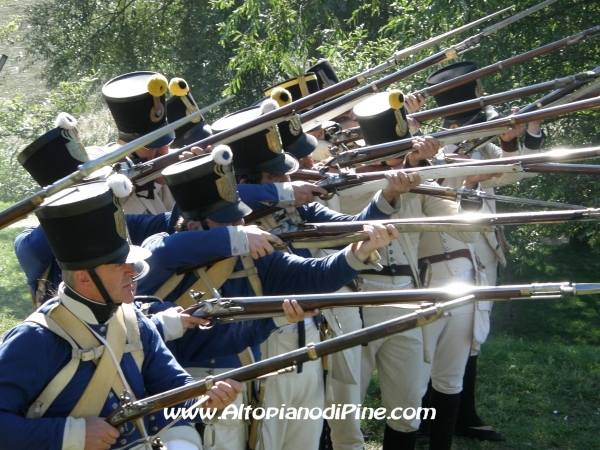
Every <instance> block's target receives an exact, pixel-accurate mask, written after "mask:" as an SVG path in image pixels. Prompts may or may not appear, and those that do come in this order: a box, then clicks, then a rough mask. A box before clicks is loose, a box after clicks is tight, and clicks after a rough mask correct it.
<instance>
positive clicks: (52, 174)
mask: <svg viewBox="0 0 600 450" xmlns="http://www.w3.org/2000/svg"><path fill="white" fill-rule="evenodd" d="M55 125H56V128H54V129H52V130H50V131H48V132H47V133H46V134H44V135H42V136H40V137H39V138H37V139H36V140H35V141H33V142H32V143H31V144H29V145H28V146H27V147H25V148H24V149H23V151H21V152H20V153H19V155H18V156H17V160H18V161H19V163H20V164H21V165H22V166H23V168H24V169H25V170H26V171H27V172H29V174H30V175H31V176H32V177H33V179H34V180H35V181H36V182H37V183H38V184H39V185H40V186H42V187H43V186H48V185H50V184H52V183H54V182H55V181H57V180H60V179H61V178H64V177H66V176H67V175H71V174H72V173H73V172H75V171H76V170H77V167H78V166H79V165H80V164H83V163H84V162H86V161H89V159H90V158H89V156H88V154H87V153H86V150H85V147H84V146H83V144H82V143H81V141H80V139H79V134H78V133H77V128H76V126H77V121H76V120H75V118H74V117H73V116H71V115H69V114H67V113H60V114H59V115H58V117H57V118H56V124H55Z"/></svg>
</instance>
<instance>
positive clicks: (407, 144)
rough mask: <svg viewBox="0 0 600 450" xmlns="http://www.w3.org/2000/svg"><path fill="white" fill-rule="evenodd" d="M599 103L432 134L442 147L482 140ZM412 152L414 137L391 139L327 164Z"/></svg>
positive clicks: (593, 100) (596, 99) (576, 104)
mask: <svg viewBox="0 0 600 450" xmlns="http://www.w3.org/2000/svg"><path fill="white" fill-rule="evenodd" d="M599 106H600V97H594V98H591V99H588V100H581V101H578V102H573V103H569V104H566V105H561V106H555V107H552V108H545V109H541V110H539V111H533V112H530V113H524V114H519V115H513V116H509V117H504V118H500V119H496V120H490V121H487V122H484V123H479V124H474V125H468V126H464V127H460V128H456V129H453V130H447V131H440V132H438V133H432V134H431V136H433V137H435V138H436V139H438V140H439V141H440V144H441V145H442V146H444V145H448V144H456V143H458V142H461V141H463V140H465V139H478V138H481V137H486V136H490V135H498V134H502V133H505V132H506V131H507V130H508V129H509V128H510V127H514V126H515V125H519V124H522V123H527V122H530V121H534V120H544V119H547V118H549V117H555V116H560V115H563V114H569V113H572V112H577V111H582V110H585V109H593V108H597V107H599ZM463 133H464V134H463ZM411 151H412V138H408V139H402V140H399V141H393V142H388V143H385V144H378V145H373V146H369V147H362V148H360V149H353V150H348V151H346V152H343V153H339V154H337V155H334V156H333V157H331V158H329V159H328V160H327V161H325V165H327V166H329V167H337V166H339V167H350V166H357V165H361V164H365V163H367V162H369V163H373V162H377V161H385V160H389V159H393V158H399V157H401V156H404V155H406V154H407V153H409V152H411Z"/></svg>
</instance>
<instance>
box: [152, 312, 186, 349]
mask: <svg viewBox="0 0 600 450" xmlns="http://www.w3.org/2000/svg"><path fill="white" fill-rule="evenodd" d="M154 317H156V318H157V319H158V320H159V321H160V323H161V324H162V328H163V334H164V335H165V342H167V341H172V340H174V339H179V338H180V337H181V336H183V333H184V331H185V330H184V329H183V324H182V323H181V317H179V313H178V312H177V311H176V310H175V308H169V309H166V310H164V311H160V312H159V313H157V314H155V315H154Z"/></svg>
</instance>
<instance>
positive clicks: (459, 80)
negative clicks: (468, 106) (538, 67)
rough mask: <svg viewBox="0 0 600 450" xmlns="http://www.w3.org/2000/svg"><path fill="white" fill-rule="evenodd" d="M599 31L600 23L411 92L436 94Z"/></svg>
mask: <svg viewBox="0 0 600 450" xmlns="http://www.w3.org/2000/svg"><path fill="white" fill-rule="evenodd" d="M599 32H600V25H599V26H595V27H592V28H589V29H587V30H584V31H582V32H580V33H578V34H576V35H574V36H568V37H566V38H564V39H560V40H558V41H555V42H552V43H550V44H546V45H543V46H541V47H538V48H536V49H533V50H530V51H528V52H525V53H521V54H520V55H517V56H513V57H512V58H508V59H505V60H504V61H500V62H498V63H495V64H491V65H489V66H486V67H483V68H481V69H478V70H475V71H473V72H470V73H467V74H465V75H461V76H460V77H456V78H453V79H452V80H448V81H444V82H442V83H439V84H436V85H435V86H431V87H428V88H426V89H421V90H420V91H416V92H413V94H415V95H417V94H421V95H423V96H424V97H431V96H433V95H437V94H439V93H441V92H445V91H448V90H450V89H453V88H455V87H457V86H461V85H463V84H466V83H469V82H472V81H475V80H477V79H479V78H481V77H484V76H487V75H491V74H493V73H496V72H499V71H501V70H504V69H506V68H508V67H512V66H515V65H517V64H520V63H523V62H525V61H529V60H531V59H533V58H535V57H537V56H542V55H545V54H547V53H550V52H552V51H554V50H558V49H561V48H564V47H567V46H569V45H573V44H576V43H579V42H580V41H581V40H582V39H587V38H589V37H595V36H596V35H597V34H598V33H599Z"/></svg>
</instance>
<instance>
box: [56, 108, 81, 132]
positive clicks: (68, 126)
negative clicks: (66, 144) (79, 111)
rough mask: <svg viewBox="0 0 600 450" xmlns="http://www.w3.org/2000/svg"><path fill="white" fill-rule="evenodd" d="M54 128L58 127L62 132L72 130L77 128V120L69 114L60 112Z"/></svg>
mask: <svg viewBox="0 0 600 450" xmlns="http://www.w3.org/2000/svg"><path fill="white" fill-rule="evenodd" d="M54 126H55V127H57V128H59V127H60V128H62V129H64V130H72V129H73V128H75V127H76V126H77V119H75V117H73V116H72V115H71V114H68V113H66V112H61V113H60V114H59V115H58V117H57V118H56V122H54Z"/></svg>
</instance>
